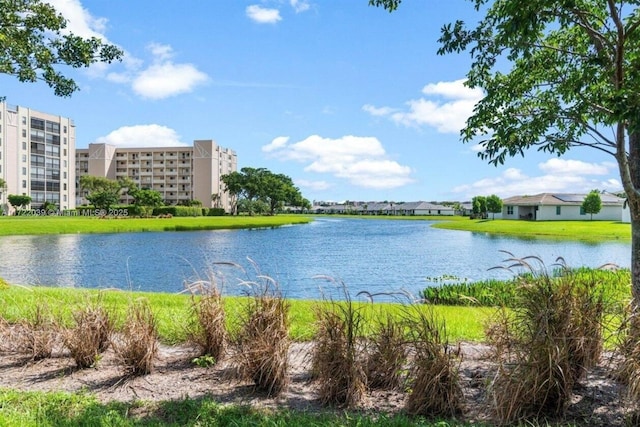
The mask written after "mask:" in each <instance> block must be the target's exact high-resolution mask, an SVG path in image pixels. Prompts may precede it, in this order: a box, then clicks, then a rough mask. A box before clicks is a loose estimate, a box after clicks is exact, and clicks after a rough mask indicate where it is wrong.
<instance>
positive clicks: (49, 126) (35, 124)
mask: <svg viewBox="0 0 640 427" xmlns="http://www.w3.org/2000/svg"><path fill="white" fill-rule="evenodd" d="M22 124H23V125H26V124H27V118H26V117H24V116H23V117H22ZM31 127H32V128H33V129H39V130H46V131H47V132H50V133H55V134H58V135H60V123H56V122H50V121H49V120H42V119H37V118H35V117H32V118H31ZM62 128H63V133H67V127H66V126H63V127H62Z"/></svg>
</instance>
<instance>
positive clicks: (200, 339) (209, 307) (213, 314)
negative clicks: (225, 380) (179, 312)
mask: <svg viewBox="0 0 640 427" xmlns="http://www.w3.org/2000/svg"><path fill="white" fill-rule="evenodd" d="M191 319H192V322H191V324H190V325H189V328H188V332H187V335H188V337H189V341H191V342H192V343H194V344H196V345H197V346H198V347H199V348H200V355H201V356H211V357H212V358H213V359H214V360H215V361H216V362H217V361H219V360H220V359H222V357H223V354H224V350H225V345H226V342H227V330H226V325H225V311H224V306H223V303H222V296H221V295H220V293H219V292H218V291H217V289H211V290H210V291H209V292H208V293H206V294H203V295H201V296H195V295H194V296H192V298H191Z"/></svg>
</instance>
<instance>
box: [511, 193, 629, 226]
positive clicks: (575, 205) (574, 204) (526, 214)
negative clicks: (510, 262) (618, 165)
mask: <svg viewBox="0 0 640 427" xmlns="http://www.w3.org/2000/svg"><path fill="white" fill-rule="evenodd" d="M585 197H586V194H580V193H541V194H535V195H532V196H514V197H509V198H506V199H504V200H502V218H503V219H524V220H532V221H567V220H589V219H591V215H590V214H587V213H586V212H584V210H583V209H582V202H583V201H584V198H585ZM600 199H601V200H602V209H601V210H600V212H599V213H597V214H593V219H594V220H601V221H603V220H605V221H623V222H629V213H628V208H626V207H625V206H624V205H625V203H624V202H625V200H624V199H623V198H621V197H618V196H615V195H613V194H609V193H602V194H600ZM625 211H626V213H625Z"/></svg>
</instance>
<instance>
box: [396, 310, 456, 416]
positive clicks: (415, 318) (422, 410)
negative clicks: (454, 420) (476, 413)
mask: <svg viewBox="0 0 640 427" xmlns="http://www.w3.org/2000/svg"><path fill="white" fill-rule="evenodd" d="M405 320H406V322H407V324H406V330H407V331H408V335H409V338H408V342H409V346H410V348H411V349H412V352H413V354H412V355H410V368H409V371H410V372H409V386H410V392H409V396H408V399H407V403H406V405H405V409H406V411H407V412H408V413H409V414H412V415H423V416H428V417H434V416H446V417H450V416H455V415H457V414H459V413H461V412H462V409H463V397H464V396H463V393H462V386H461V384H460V376H459V365H460V360H459V358H458V355H457V354H455V353H454V352H452V351H451V348H450V347H449V345H448V340H447V333H446V327H445V324H444V322H443V321H441V320H439V319H437V318H436V316H435V314H434V313H433V310H432V309H431V307H430V306H428V305H413V306H410V309H409V310H407V313H406V315H405Z"/></svg>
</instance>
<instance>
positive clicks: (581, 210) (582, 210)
mask: <svg viewBox="0 0 640 427" xmlns="http://www.w3.org/2000/svg"><path fill="white" fill-rule="evenodd" d="M586 214H587V213H586V212H585V211H584V208H583V207H582V206H580V215H586Z"/></svg>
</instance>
